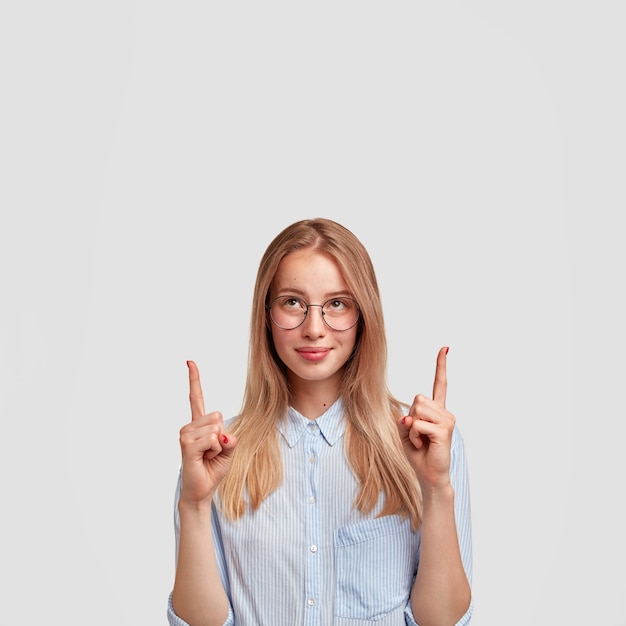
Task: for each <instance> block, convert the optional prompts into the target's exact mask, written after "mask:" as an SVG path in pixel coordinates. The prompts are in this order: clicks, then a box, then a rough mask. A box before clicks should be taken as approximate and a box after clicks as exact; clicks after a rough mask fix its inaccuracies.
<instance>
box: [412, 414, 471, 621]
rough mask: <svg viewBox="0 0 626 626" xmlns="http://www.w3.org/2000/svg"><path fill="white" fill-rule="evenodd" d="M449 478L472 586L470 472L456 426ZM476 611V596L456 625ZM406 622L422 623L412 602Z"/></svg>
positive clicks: (459, 534) (463, 552)
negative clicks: (412, 608) (414, 613)
mask: <svg viewBox="0 0 626 626" xmlns="http://www.w3.org/2000/svg"><path fill="white" fill-rule="evenodd" d="M450 480H451V482H452V487H453V489H454V519H455V523H456V532H457V536H458V539H459V549H460V551H461V560H462V561H463V568H464V569H465V575H466V576H467V580H468V582H469V584H470V587H471V586H472V523H471V522H472V520H471V506H470V491H469V475H468V471H467V458H466V455H465V444H464V442H463V437H462V436H461V433H460V431H459V430H458V428H457V427H456V426H455V428H454V431H453V433H452V444H451V449H450ZM473 612H474V599H473V598H472V599H471V601H470V605H469V607H468V609H467V611H466V612H465V615H463V617H462V618H461V619H460V620H459V621H458V622H457V623H456V624H455V626H466V625H467V624H469V623H470V621H471V619H472V614H473ZM404 617H405V622H406V625H407V626H419V624H418V623H417V622H416V621H415V618H414V617H413V612H412V610H411V603H410V602H408V603H407V606H406V609H405V611H404Z"/></svg>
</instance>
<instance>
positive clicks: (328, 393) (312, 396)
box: [291, 380, 339, 420]
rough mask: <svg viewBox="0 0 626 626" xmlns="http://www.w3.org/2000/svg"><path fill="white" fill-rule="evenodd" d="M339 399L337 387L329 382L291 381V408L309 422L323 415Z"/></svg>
mask: <svg viewBox="0 0 626 626" xmlns="http://www.w3.org/2000/svg"><path fill="white" fill-rule="evenodd" d="M338 397H339V385H338V384H331V383H330V381H328V380H325V381H303V380H298V381H295V380H292V381H291V406H293V408H294V409H295V410H296V411H298V413H300V414H301V415H304V417H307V418H308V419H310V420H314V419H317V418H318V417H319V416H320V415H322V414H324V413H325V412H326V411H327V410H328V409H329V407H330V406H331V405H332V404H333V403H334V402H335V401H336V400H337V398H338Z"/></svg>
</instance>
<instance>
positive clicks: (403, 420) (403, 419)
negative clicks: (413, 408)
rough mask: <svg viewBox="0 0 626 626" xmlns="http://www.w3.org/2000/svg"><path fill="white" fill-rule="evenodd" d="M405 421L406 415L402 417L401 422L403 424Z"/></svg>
mask: <svg viewBox="0 0 626 626" xmlns="http://www.w3.org/2000/svg"><path fill="white" fill-rule="evenodd" d="M405 422H406V415H405V416H404V417H403V418H402V423H403V424H404V423H405Z"/></svg>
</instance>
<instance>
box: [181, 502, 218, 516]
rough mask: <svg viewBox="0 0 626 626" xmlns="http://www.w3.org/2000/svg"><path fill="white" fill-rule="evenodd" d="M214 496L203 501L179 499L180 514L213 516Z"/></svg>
mask: <svg viewBox="0 0 626 626" xmlns="http://www.w3.org/2000/svg"><path fill="white" fill-rule="evenodd" d="M212 502H213V498H206V499H205V500H201V501H197V500H196V501H194V500H185V499H183V498H181V499H180V500H179V501H178V514H179V515H180V516H181V517H199V518H204V517H208V518H209V519H210V517H211V505H212Z"/></svg>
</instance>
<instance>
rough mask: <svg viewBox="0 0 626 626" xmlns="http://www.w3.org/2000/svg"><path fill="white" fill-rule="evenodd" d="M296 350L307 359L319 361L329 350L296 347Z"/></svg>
mask: <svg viewBox="0 0 626 626" xmlns="http://www.w3.org/2000/svg"><path fill="white" fill-rule="evenodd" d="M296 352H297V353H298V354H299V355H300V356H301V357H302V358H303V359H306V360H307V361H321V360H322V359H323V358H324V357H325V356H326V355H327V354H328V353H329V352H330V348H298V349H297V350H296Z"/></svg>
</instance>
